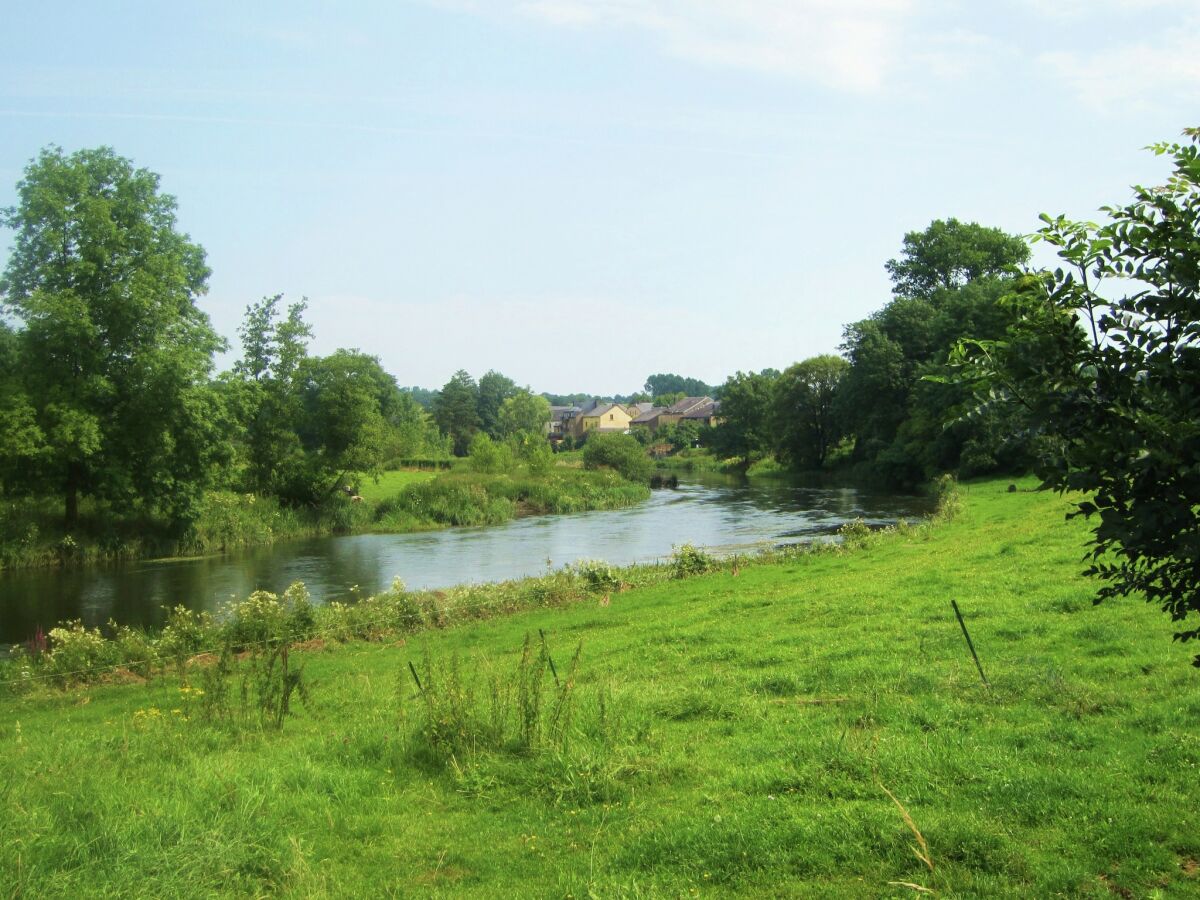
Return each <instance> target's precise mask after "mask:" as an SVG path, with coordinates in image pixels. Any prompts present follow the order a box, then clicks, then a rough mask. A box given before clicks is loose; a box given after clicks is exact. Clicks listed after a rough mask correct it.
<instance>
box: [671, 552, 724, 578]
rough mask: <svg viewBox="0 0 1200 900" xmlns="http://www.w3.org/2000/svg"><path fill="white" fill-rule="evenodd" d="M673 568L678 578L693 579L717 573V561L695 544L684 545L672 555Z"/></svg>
mask: <svg viewBox="0 0 1200 900" xmlns="http://www.w3.org/2000/svg"><path fill="white" fill-rule="evenodd" d="M671 568H672V571H673V572H674V575H675V577H676V578H692V577H693V576H696V575H704V574H706V573H708V572H713V571H716V569H717V560H716V557H714V556H712V555H711V554H709V553H707V552H705V551H704V550H702V549H701V548H699V547H696V546H694V545H693V544H684V545H683V546H681V547H676V548H675V552H674V553H672V554H671Z"/></svg>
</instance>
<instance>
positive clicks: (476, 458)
mask: <svg viewBox="0 0 1200 900" xmlns="http://www.w3.org/2000/svg"><path fill="white" fill-rule="evenodd" d="M467 456H468V460H469V462H470V465H471V468H472V469H474V470H475V471H476V472H482V473H484V474H488V475H495V474H497V473H499V472H507V471H509V470H510V469H511V468H512V466H513V458H512V450H511V449H510V448H509V446H508V444H497V443H496V442H495V441H493V440H492V439H491V438H490V437H488V436H487V435H486V434H484V433H483V432H482V431H481V432H480V433H479V434H477V435H475V437H474V438H472V440H471V448H470V450H469V451H468V453H467Z"/></svg>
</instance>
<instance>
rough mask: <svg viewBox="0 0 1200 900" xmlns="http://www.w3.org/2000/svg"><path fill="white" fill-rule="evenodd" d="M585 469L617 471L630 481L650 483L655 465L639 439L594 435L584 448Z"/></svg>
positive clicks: (629, 436)
mask: <svg viewBox="0 0 1200 900" xmlns="http://www.w3.org/2000/svg"><path fill="white" fill-rule="evenodd" d="M583 466H584V468H585V469H600V468H608V469H615V470H616V471H617V472H619V473H620V474H621V477H623V478H626V479H628V480H629V481H637V482H642V483H645V482H648V481H649V480H650V472H651V470H652V469H653V465H652V464H651V462H650V458H649V457H648V456H646V450H645V448H644V447H642V445H641V444H640V443H638V440H637V438H635V437H633V436H632V435H629V434H592V435H590V436H589V437H588V441H587V446H585V447H584V448H583Z"/></svg>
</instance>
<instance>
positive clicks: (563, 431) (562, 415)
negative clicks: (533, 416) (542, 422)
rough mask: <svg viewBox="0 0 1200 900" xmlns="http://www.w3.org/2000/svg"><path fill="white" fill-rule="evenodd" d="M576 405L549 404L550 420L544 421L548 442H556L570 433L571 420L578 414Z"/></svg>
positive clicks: (578, 410)
mask: <svg viewBox="0 0 1200 900" xmlns="http://www.w3.org/2000/svg"><path fill="white" fill-rule="evenodd" d="M579 413H580V409H579V407H578V406H551V407H550V421H549V422H547V423H546V436H547V437H548V438H550V443H552V444H557V443H558V442H559V441H561V440H562V439H563V438H565V437H566V436H567V435H568V434H570V433H571V420H572V419H574V418H575V417H576V416H577V415H579Z"/></svg>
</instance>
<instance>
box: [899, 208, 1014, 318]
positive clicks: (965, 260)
mask: <svg viewBox="0 0 1200 900" xmlns="http://www.w3.org/2000/svg"><path fill="white" fill-rule="evenodd" d="M901 254H902V258H901V259H890V260H888V261H887V263H886V267H887V270H888V274H890V275H891V276H892V284H893V290H894V292H895V294H896V296H898V297H925V298H928V297H930V296H931V295H932V294H933V293H934V291H936V290H938V289H947V288H955V287H961V286H962V285H964V284H967V283H968V282H971V281H975V280H977V279H979V278H984V277H986V276H989V275H1001V274H1003V273H1005V272H1006V271H1008V270H1010V269H1012V268H1014V267H1015V266H1019V265H1021V264H1023V263H1025V262H1026V261H1027V260H1028V259H1029V247H1028V246H1026V244H1025V242H1024V241H1023V240H1021V239H1020V238H1019V237H1014V236H1012V235H1008V234H1005V233H1004V232H1003V231H1001V230H1000V229H998V228H985V227H983V226H982V225H979V224H976V223H975V222H970V223H963V222H960V221H958V219H945V220H942V219H938V220H936V221H934V222H933V223H931V224H930V225H929V227H928V228H926V229H925V230H924V231H910V232H909V233H908V234H906V235H904V249H903V250H902V251H901Z"/></svg>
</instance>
